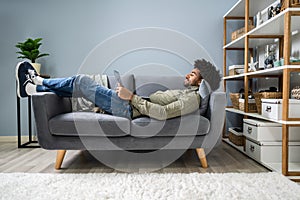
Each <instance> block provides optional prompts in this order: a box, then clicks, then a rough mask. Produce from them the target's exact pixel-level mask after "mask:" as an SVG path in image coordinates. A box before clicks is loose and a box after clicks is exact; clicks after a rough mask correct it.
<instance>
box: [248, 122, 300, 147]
mask: <svg viewBox="0 0 300 200" xmlns="http://www.w3.org/2000/svg"><path fill="white" fill-rule="evenodd" d="M243 120H244V125H243V135H244V136H245V137H246V138H250V139H252V140H255V141H258V142H261V141H272V142H276V141H282V125H281V124H278V123H274V122H269V121H265V120H258V119H243ZM289 140H290V141H299V142H300V127H289Z"/></svg>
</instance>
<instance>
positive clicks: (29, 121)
mask: <svg viewBox="0 0 300 200" xmlns="http://www.w3.org/2000/svg"><path fill="white" fill-rule="evenodd" d="M26 98H27V100H28V102H27V104H28V105H27V112H28V141H27V142H25V143H23V144H22V139H21V136H22V130H21V106H20V97H18V96H17V125H18V148H38V147H40V146H39V145H36V144H37V143H38V142H37V141H35V140H33V139H32V115H31V97H30V96H28V97H26ZM31 144H35V145H31Z"/></svg>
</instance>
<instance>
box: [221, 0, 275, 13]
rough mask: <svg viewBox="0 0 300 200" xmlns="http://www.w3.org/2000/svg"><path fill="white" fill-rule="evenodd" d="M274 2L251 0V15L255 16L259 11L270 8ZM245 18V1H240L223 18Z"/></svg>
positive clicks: (269, 0)
mask: <svg viewBox="0 0 300 200" xmlns="http://www.w3.org/2000/svg"><path fill="white" fill-rule="evenodd" d="M273 3H274V0H263V1H261V0H250V1H249V15H250V16H254V15H256V14H257V12H258V11H261V10H262V9H265V8H267V7H269V6H270V5H271V4H273ZM235 16H239V17H242V16H245V0H239V1H238V2H237V3H236V4H235V5H234V6H233V7H232V8H231V9H230V10H229V11H228V12H227V13H226V14H225V15H224V16H223V17H235Z"/></svg>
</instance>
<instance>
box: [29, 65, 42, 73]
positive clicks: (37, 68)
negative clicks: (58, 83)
mask: <svg viewBox="0 0 300 200" xmlns="http://www.w3.org/2000/svg"><path fill="white" fill-rule="evenodd" d="M30 64H31V65H32V66H33V68H34V69H35V71H36V72H37V73H38V74H40V72H41V64H40V63H30Z"/></svg>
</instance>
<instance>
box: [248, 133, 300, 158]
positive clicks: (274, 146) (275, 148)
mask: <svg viewBox="0 0 300 200" xmlns="http://www.w3.org/2000/svg"><path fill="white" fill-rule="evenodd" d="M245 148H246V154H247V155H248V156H249V157H251V158H253V159H255V160H257V161H259V162H262V163H279V162H281V159H282V148H281V142H260V143H256V142H253V141H251V140H248V139H246V146H245ZM299 152H300V142H289V162H300V153H299Z"/></svg>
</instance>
